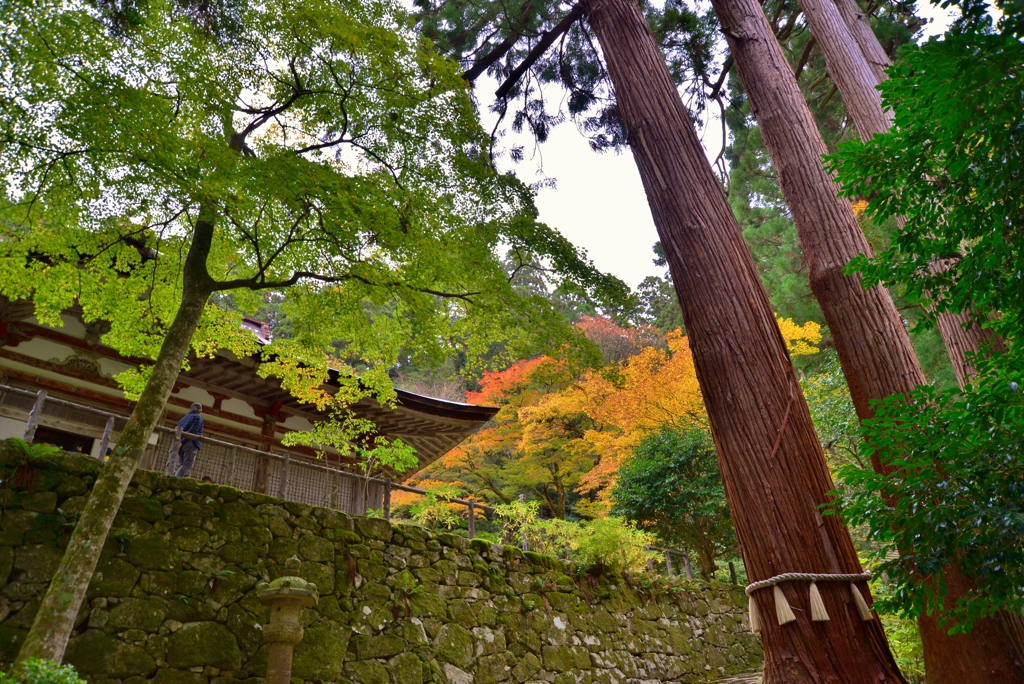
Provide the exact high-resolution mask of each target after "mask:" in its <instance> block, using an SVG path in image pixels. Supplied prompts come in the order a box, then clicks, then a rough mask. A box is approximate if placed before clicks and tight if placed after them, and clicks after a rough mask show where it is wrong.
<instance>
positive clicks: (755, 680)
mask: <svg viewBox="0 0 1024 684" xmlns="http://www.w3.org/2000/svg"><path fill="white" fill-rule="evenodd" d="M715 684H761V672H760V671H757V672H746V673H744V674H740V675H736V676H734V677H726V678H725V679H719V680H718V681H717V682H715Z"/></svg>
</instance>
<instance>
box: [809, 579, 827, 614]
mask: <svg viewBox="0 0 1024 684" xmlns="http://www.w3.org/2000/svg"><path fill="white" fill-rule="evenodd" d="M828 619H829V617H828V611H827V610H825V603H824V601H822V600H821V592H820V591H818V585H817V584H815V583H814V582H811V620H813V621H814V622H828Z"/></svg>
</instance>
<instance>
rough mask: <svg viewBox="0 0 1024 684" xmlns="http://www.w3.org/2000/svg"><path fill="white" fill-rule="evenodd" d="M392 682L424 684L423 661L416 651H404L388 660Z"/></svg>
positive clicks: (397, 683) (396, 683)
mask: <svg viewBox="0 0 1024 684" xmlns="http://www.w3.org/2000/svg"><path fill="white" fill-rule="evenodd" d="M386 667H387V670H388V672H389V673H391V681H392V684H423V663H422V661H421V660H420V659H419V657H418V656H417V655H416V654H415V653H402V654H399V655H396V656H395V657H394V658H392V659H391V660H389V661H388V662H387V666H386Z"/></svg>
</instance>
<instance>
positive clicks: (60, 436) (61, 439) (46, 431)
mask: <svg viewBox="0 0 1024 684" xmlns="http://www.w3.org/2000/svg"><path fill="white" fill-rule="evenodd" d="M32 441H33V442H35V443H37V444H52V445H54V446H59V447H60V448H61V449H63V450H64V451H70V452H71V453H75V452H78V453H80V454H86V455H89V454H91V453H92V443H93V442H94V441H95V440H94V439H93V438H92V437H83V436H82V435H76V434H75V433H73V432H65V431H64V430H56V429H54V428H48V427H43V426H42V425H40V426H39V427H37V428H36V438H35V439H34V440H32Z"/></svg>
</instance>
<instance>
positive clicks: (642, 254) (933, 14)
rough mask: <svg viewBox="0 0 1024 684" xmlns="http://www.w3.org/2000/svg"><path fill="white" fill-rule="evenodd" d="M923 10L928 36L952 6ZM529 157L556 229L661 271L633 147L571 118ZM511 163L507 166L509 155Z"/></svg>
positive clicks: (613, 269) (637, 275)
mask: <svg viewBox="0 0 1024 684" xmlns="http://www.w3.org/2000/svg"><path fill="white" fill-rule="evenodd" d="M918 12H919V14H920V15H921V16H925V17H928V18H929V19H931V20H932V22H931V23H930V24H929V25H928V26H927V27H926V28H925V31H924V37H925V38H927V37H928V36H931V35H935V34H940V33H943V32H944V31H945V29H946V27H947V26H948V25H949V23H950V19H949V15H950V13H949V12H948V11H945V10H942V9H940V8H939V7H937V6H935V5H931V4H928V3H927V2H921V3H920V5H919V9H918ZM496 87H497V84H496V83H495V82H494V81H493V80H491V79H489V78H486V77H484V78H481V79H479V80H478V81H477V96H478V97H479V98H480V102H481V103H482V104H489V103H490V102H491V101H492V100H493V96H492V93H493V92H494V90H495V89H496ZM493 121H494V118H493V115H490V114H489V113H486V112H485V114H484V122H485V125H487V126H490V125H492V124H493ZM705 131H706V133H705V134H704V137H705V140H704V144H705V150H706V151H707V153H708V156H709V157H710V158H712V159H713V158H714V157H715V156H717V155H718V152H719V150H720V149H721V144H722V141H721V133H720V131H721V129H720V124H719V123H717V118H716V119H714V121H713V122H712V125H710V126H706V127H705ZM521 142H522V144H523V145H524V147H525V148H526V159H525V160H524V161H523V162H521V163H520V164H517V165H514V166H512V167H511V168H513V169H515V171H516V173H517V174H519V176H520V178H522V179H523V181H524V182H527V183H534V182H536V181H538V180H541V178H542V176H540V175H536V174H535V172H536V171H537V165H538V162H541V161H542V162H543V175H544V176H546V177H548V178H552V179H554V180H555V182H556V186H555V187H554V188H542V189H541V190H540V191H539V192H538V195H537V206H538V208H539V209H540V218H541V220H542V221H544V222H545V223H547V224H548V225H550V226H551V227H553V228H556V229H557V230H558V231H560V232H561V233H562V234H563V235H565V236H566V237H567V238H569V240H571V241H572V242H573V243H574V244H575V245H576V246H578V247H580V248H582V249H584V250H586V252H587V254H588V255H589V256H590V258H591V259H592V260H593V261H594V263H595V265H596V266H597V267H598V268H599V269H601V270H602V271H605V272H607V273H611V274H612V275H615V276H618V277H619V278H621V279H622V280H624V281H625V282H626V283H627V284H629V286H630V287H633V288H635V287H636V286H637V285H638V284H639V283H640V281H641V280H643V279H644V278H645V277H646V276H648V275H660V274H661V271H662V269H660V268H658V267H656V266H655V265H654V264H653V261H652V259H653V258H654V253H653V252H652V251H651V248H652V247H653V245H654V243H655V242H657V240H658V235H657V232H656V231H655V228H654V221H653V220H652V218H651V212H650V209H649V208H648V206H647V198H646V196H645V195H644V189H643V186H642V185H641V183H640V176H639V174H638V173H637V170H636V166H635V165H634V163H633V156H632V154H631V153H630V152H629V151H628V150H627V151H625V152H624V153H622V154H615V153H613V152H604V153H601V154H598V153H595V152H593V151H591V149H590V147H589V146H588V144H587V141H586V139H585V138H584V137H583V136H582V135H580V134H579V132H577V130H576V128H575V127H574V126H573V125H572V124H571V123H568V122H567V123H564V124H562V125H560V126H557V127H556V128H555V129H554V130H553V131H552V133H551V136H550V137H549V139H548V141H547V142H546V143H544V144H543V145H542V146H540V148H539V150H538V151H537V155H540V156H531V151H532V150H533V149H534V148H533V146H532V143H531V142H530V141H529V140H528V139H526V138H525V137H524V138H522V139H521ZM505 165H506V167H507V166H508V165H509V162H508V160H507V159H506V160H505Z"/></svg>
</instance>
